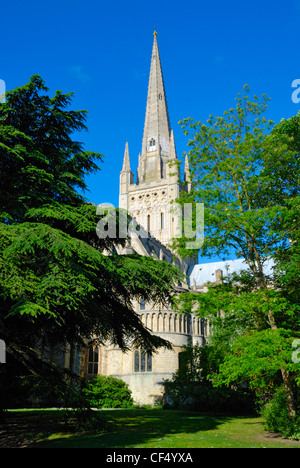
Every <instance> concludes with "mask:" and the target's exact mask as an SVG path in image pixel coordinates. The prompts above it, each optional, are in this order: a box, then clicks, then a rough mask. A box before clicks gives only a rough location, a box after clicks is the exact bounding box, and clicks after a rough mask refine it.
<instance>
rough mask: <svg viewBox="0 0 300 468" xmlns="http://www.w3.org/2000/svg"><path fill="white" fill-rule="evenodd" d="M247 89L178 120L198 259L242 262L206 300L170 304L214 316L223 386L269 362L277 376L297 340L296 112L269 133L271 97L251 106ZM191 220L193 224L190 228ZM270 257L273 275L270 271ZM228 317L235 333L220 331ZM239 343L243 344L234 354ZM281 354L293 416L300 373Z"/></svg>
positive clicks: (181, 243)
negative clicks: (222, 348)
mask: <svg viewBox="0 0 300 468" xmlns="http://www.w3.org/2000/svg"><path fill="white" fill-rule="evenodd" d="M249 91H250V89H249V87H248V86H245V87H244V89H243V92H242V93H241V94H239V95H238V97H237V99H236V106H235V107H234V108H231V109H229V110H228V111H225V112H224V114H223V116H221V117H213V116H210V117H209V119H208V120H207V122H206V123H202V122H195V121H194V120H193V119H190V118H189V119H185V120H184V121H183V122H182V126H183V128H184V132H185V133H186V134H187V135H190V140H189V143H188V145H189V146H190V151H189V163H190V174H191V183H192V190H191V191H190V192H189V193H185V194H183V197H182V198H181V199H179V200H177V202H178V203H179V204H183V203H187V202H189V203H192V204H196V203H200V202H201V203H204V210H205V239H204V243H203V246H202V248H201V250H200V252H199V254H200V256H201V255H205V256H218V257H220V258H223V259H225V258H228V256H235V257H236V258H243V259H244V262H245V270H244V271H242V272H241V273H240V274H239V275H236V274H235V275H234V276H233V277H230V278H229V277H226V273H225V277H224V278H223V282H222V283H223V284H221V285H214V284H211V285H209V286H208V289H209V291H208V292H207V293H206V294H199V293H197V292H190V293H187V294H182V295H181V296H180V297H179V298H176V299H175V301H176V304H177V307H178V308H179V309H181V310H189V311H193V312H194V313H196V314H200V315H201V316H209V317H210V318H211V322H212V330H213V337H212V339H213V340H215V341H216V340H218V336H219V339H220V338H221V337H223V338H224V337H225V336H226V343H227V344H228V346H229V348H228V351H229V352H230V356H229V358H228V361H226V363H231V368H230V369H231V372H229V373H227V371H226V366H225V365H224V367H221V368H220V374H221V373H223V377H224V379H223V382H226V383H227V384H229V383H230V382H233V381H234V375H235V372H234V369H235V370H236V372H237V374H236V375H239V377H240V378H241V379H242V378H245V379H246V378H250V376H251V375H256V377H257V375H258V374H260V373H261V371H262V363H263V364H265V366H266V368H265V372H266V373H268V369H270V366H272V365H273V364H274V365H275V363H276V365H275V367H276V370H278V366H277V364H279V361H278V359H277V358H278V356H279V355H281V354H282V353H279V354H278V347H276V346H277V344H278V340H279V337H282V336H285V333H288V336H289V341H288V343H289V346H290V343H291V341H290V338H291V339H292V338H293V337H294V338H295V337H297V336H298V335H299V315H300V304H299V286H300V283H299V279H300V278H299V206H300V205H299V195H300V193H299V188H300V183H299V182H300V172H299V153H300V146H299V125H300V114H298V115H297V116H295V117H293V118H291V119H288V120H283V121H281V122H280V123H279V124H277V125H274V123H273V122H271V121H267V120H266V119H265V117H264V116H263V114H264V112H265V111H266V109H267V102H268V98H267V97H266V96H262V98H258V97H257V96H254V97H253V98H250V96H249ZM196 222H197V219H196V217H194V228H195V229H197V228H198V227H199V226H197V225H196ZM186 240H187V239H185V238H184V237H183V238H182V239H176V240H175V241H174V246H175V248H177V250H178V251H179V252H180V253H181V254H182V255H185V256H190V254H191V251H190V250H187V249H185V242H186ZM270 259H271V260H272V262H273V269H272V270H270V269H267V268H266V265H267V264H268V263H269V262H270ZM228 318H229V322H230V323H231V328H230V327H229V326H228V322H227V325H224V324H225V323H226V321H227V320H228ZM222 327H223V329H222ZM214 330H215V332H214ZM229 331H230V333H228V332H229ZM224 332H226V333H227V335H226V334H224ZM266 336H268V341H267V342H268V345H267V346H262V348H261V349H262V350H263V351H264V352H265V353H266V354H265V359H264V360H263V361H262V360H259V359H255V350H256V351H257V352H258V349H257V346H260V344H261V345H263V344H264V343H265V340H264V339H265V338H266ZM254 339H256V340H257V341H256V347H255V345H254V344H253V340H254ZM282 339H283V338H282ZM239 340H242V341H239ZM260 340H261V341H260ZM235 343H237V346H238V343H242V345H241V348H240V352H239V353H237V351H236V348H234V346H235ZM247 343H248V346H247ZM249 349H252V350H253V353H252V354H251V353H248V354H247V351H249ZM275 349H276V351H274V350H275ZM283 349H285V352H286V353H287V354H286V359H281V360H280V363H281V364H282V367H281V369H280V372H281V374H282V380H283V382H284V388H285V391H286V398H287V403H288V410H289V414H290V416H291V417H293V416H294V415H295V409H296V406H295V401H294V400H295V398H294V397H295V394H294V392H293V385H294V383H295V382H298V377H297V376H298V369H296V367H295V365H294V363H292V362H291V354H292V351H291V350H290V354H288V348H287V347H286V346H285V347H284V348H283ZM273 351H274V352H276V353H277V354H276V355H275V354H273ZM230 359H231V360H230ZM243 359H245V361H243ZM269 361H271V362H269ZM239 363H240V364H239ZM242 364H243V365H242ZM247 366H248V367H247ZM279 367H280V366H279ZM255 369H256V370H255ZM219 379H221V377H220V375H219Z"/></svg>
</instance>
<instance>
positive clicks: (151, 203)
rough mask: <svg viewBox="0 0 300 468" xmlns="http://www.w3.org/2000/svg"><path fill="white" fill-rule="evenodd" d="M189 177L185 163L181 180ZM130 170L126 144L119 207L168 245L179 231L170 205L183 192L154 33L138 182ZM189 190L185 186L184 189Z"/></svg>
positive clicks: (176, 218) (174, 210)
mask: <svg viewBox="0 0 300 468" xmlns="http://www.w3.org/2000/svg"><path fill="white" fill-rule="evenodd" d="M188 177H189V168H188V162H187V161H186V163H185V174H184V180H187V179H188ZM133 179H134V176H133V173H132V171H131V168H130V160H129V149H128V143H126V146H125V154H124V161H123V167H122V170H121V173H120V197H119V207H120V208H123V209H125V210H127V211H128V212H129V213H130V214H131V215H132V216H133V217H134V218H135V219H136V221H137V223H138V224H140V225H141V226H142V227H143V228H144V229H145V230H146V231H147V232H149V233H150V234H151V235H152V236H153V237H155V238H156V239H157V240H159V241H160V242H162V243H163V244H165V245H168V244H169V243H170V241H171V239H172V238H173V237H174V236H175V235H176V234H177V233H179V232H180V231H178V229H179V222H180V218H179V215H178V213H177V212H176V207H175V205H174V204H173V203H172V202H174V201H175V199H176V198H178V197H179V193H180V190H181V189H182V186H181V183H180V180H179V161H178V159H177V154H176V147H175V141H174V134H173V130H172V129H171V126H170V118H169V113H168V106H167V99H166V92H165V85H164V80H163V74H162V68H161V63H160V57H159V51H158V44H157V33H156V32H154V41H153V48H152V56H151V66H150V76H149V85H148V96H147V105H146V116H145V124H144V135H143V141H142V151H141V153H140V155H139V164H138V169H137V180H136V183H134V180H133ZM186 187H188V186H186Z"/></svg>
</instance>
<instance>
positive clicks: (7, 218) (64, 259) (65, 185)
mask: <svg viewBox="0 0 300 468" xmlns="http://www.w3.org/2000/svg"><path fill="white" fill-rule="evenodd" d="M71 100H72V93H69V94H63V93H62V92H61V91H57V92H56V93H55V95H54V97H53V98H50V97H49V96H48V89H47V88H46V86H45V84H44V81H43V80H42V79H41V77H40V76H38V75H36V76H34V77H32V78H31V80H30V82H29V83H28V84H27V85H25V86H22V87H20V88H17V89H15V90H13V91H10V92H8V93H7V99H6V102H5V103H1V104H0V175H1V177H0V220H1V223H0V236H1V243H0V266H1V272H0V334H1V338H2V339H4V341H5V342H6V350H7V354H8V358H9V357H10V356H11V357H12V358H13V359H15V360H17V361H18V360H19V362H22V363H23V364H24V366H25V367H26V368H27V369H30V367H31V369H32V370H33V371H35V370H36V366H33V365H32V364H30V363H31V362H32V360H31V359H30V356H31V350H32V349H33V348H35V349H41V348H42V346H50V345H51V346H52V345H57V344H59V343H65V342H68V343H71V344H74V345H79V346H80V345H81V344H82V343H84V342H86V341H87V340H90V339H91V338H92V337H94V336H97V338H98V339H99V341H100V342H106V341H109V342H112V343H114V344H116V345H118V346H120V347H121V349H123V350H126V349H128V348H129V347H130V346H131V345H133V344H136V345H137V346H139V345H140V344H143V347H144V349H146V350H148V351H154V350H155V349H156V348H157V347H159V346H165V347H170V346H171V345H170V343H168V342H167V341H165V340H162V339H161V338H159V337H157V336H154V335H152V334H151V333H150V332H149V331H148V330H147V329H145V328H144V327H143V325H142V323H141V321H140V319H139V316H138V315H137V314H136V313H135V311H134V310H133V306H132V300H133V299H134V298H136V299H138V298H140V297H141V296H142V297H144V298H145V300H151V301H154V302H156V301H160V302H164V301H170V299H171V297H172V294H173V291H174V289H173V287H174V285H175V284H176V283H177V281H179V279H180V278H181V273H180V272H179V270H177V269H176V268H175V267H173V266H172V265H169V264H167V263H166V262H159V261H155V260H154V259H153V258H146V257H141V256H137V255H132V256H119V255H117V254H116V248H115V247H116V245H117V244H122V243H124V242H125V239H119V238H116V239H110V238H105V239H100V238H99V237H98V236H97V233H96V226H97V223H98V221H99V216H98V215H97V212H96V206H94V205H92V204H90V203H88V202H87V201H86V199H85V198H84V196H83V195H82V194H81V193H80V191H81V192H82V191H85V190H86V189H87V186H86V182H85V177H86V175H88V174H90V173H91V172H94V171H96V170H98V169H99V167H98V163H99V162H100V161H101V160H102V156H101V155H100V154H98V153H95V152H90V151H84V149H83V145H82V143H80V142H78V141H76V140H74V139H73V133H74V132H79V131H81V130H84V129H86V124H85V122H86V117H87V112H86V111H73V110H68V107H69V106H70V104H71ZM104 252H106V253H108V254H106V255H105V254H104ZM5 369H6V371H7V369H8V366H6V367H5V366H1V371H2V372H5Z"/></svg>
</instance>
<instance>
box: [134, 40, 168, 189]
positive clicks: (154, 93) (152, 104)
mask: <svg viewBox="0 0 300 468" xmlns="http://www.w3.org/2000/svg"><path fill="white" fill-rule="evenodd" d="M153 35H154V40H153V47H152V56H151V65H150V75H149V84H148V95H147V105H146V116H145V125H144V135H143V143H142V155H141V161H142V162H143V167H144V170H143V172H144V173H143V177H142V179H144V180H148V181H150V180H157V179H158V180H159V179H161V178H162V177H165V171H164V167H165V164H166V160H167V159H169V157H170V137H171V127H170V119H169V112H168V106H167V99H166V92H165V85H164V80H163V74H162V68H161V63H160V56H159V50H158V44H157V32H156V31H154V33H153Z"/></svg>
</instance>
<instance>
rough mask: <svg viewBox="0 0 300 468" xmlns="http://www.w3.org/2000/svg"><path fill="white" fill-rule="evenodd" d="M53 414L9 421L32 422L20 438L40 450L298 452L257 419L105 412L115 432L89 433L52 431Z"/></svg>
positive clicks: (23, 414) (156, 411)
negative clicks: (220, 449)
mask: <svg viewBox="0 0 300 468" xmlns="http://www.w3.org/2000/svg"><path fill="white" fill-rule="evenodd" d="M58 413H59V412H56V413H55V412H48V413H47V412H45V411H43V412H37V411H27V412H19V413H16V412H14V413H13V415H14V416H13V417H14V418H17V419H18V418H19V425H20V424H21V423H20V421H21V420H22V421H23V424H24V423H25V422H26V423H30V419H31V421H33V420H34V421H35V424H34V425H32V424H31V425H30V424H27V425H26V424H25V426H24V430H25V431H27V432H26V439H27V440H31V441H35V446H36V447H45V448H96V447H97V448H152V449H153V448H209V447H213V448H255V447H256V448H262V447H266V448H300V442H295V441H288V440H284V439H281V438H280V437H278V436H276V435H271V434H268V433H266V432H265V431H264V426H263V420H262V419H261V418H259V417H237V416H232V417H231V416H217V415H208V414H202V413H197V412H188V411H173V410H160V409H151V410H144V409H130V410H127V409H126V410H106V411H105V415H106V416H108V417H109V418H112V420H114V421H115V423H116V424H117V430H116V431H114V432H109V433H103V434H91V433H68V432H65V430H63V429H62V430H61V432H56V431H53V428H56V429H57V428H58V427H59V426H57V423H56V426H55V424H54V425H53V422H54V423H55V422H56V421H57V414H58ZM10 414H12V413H10ZM43 418H44V424H42V420H43ZM39 421H40V424H39ZM14 423H16V419H15V420H14ZM24 430H23V432H24Z"/></svg>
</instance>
